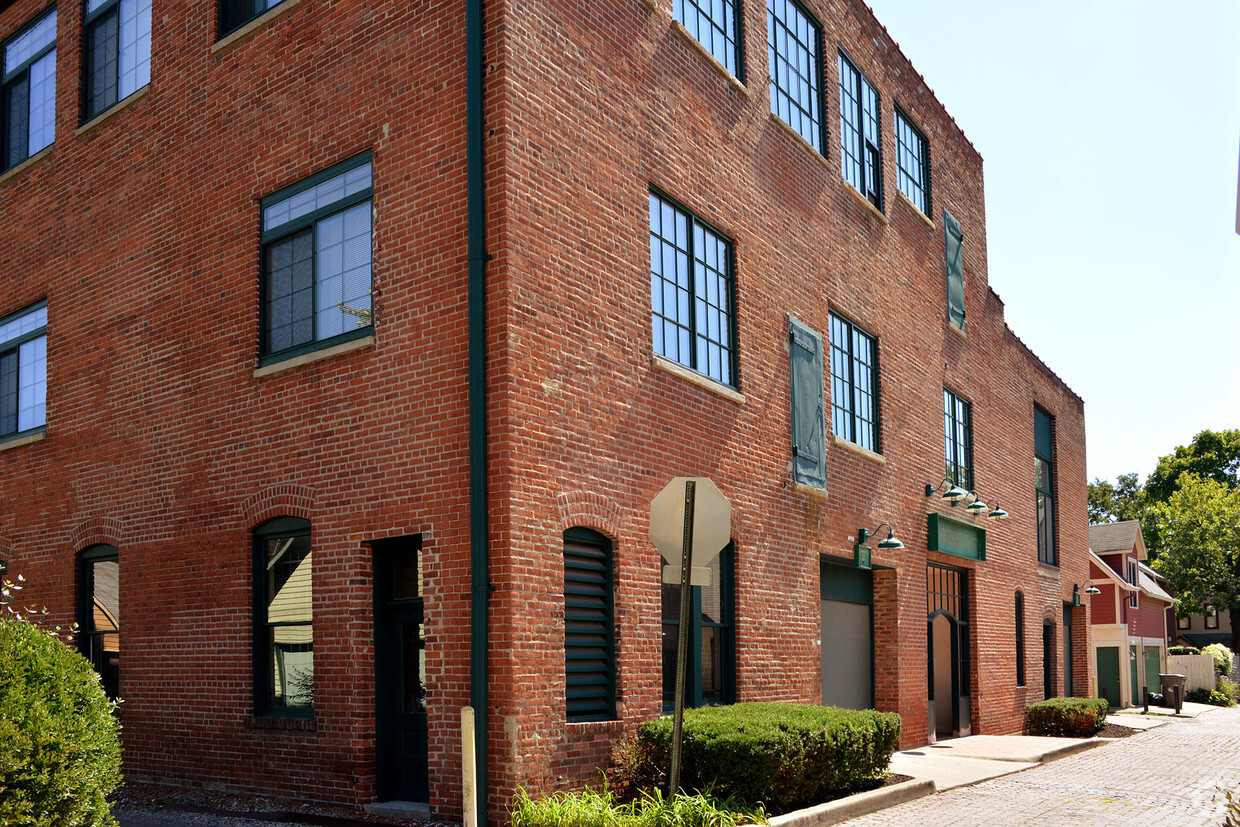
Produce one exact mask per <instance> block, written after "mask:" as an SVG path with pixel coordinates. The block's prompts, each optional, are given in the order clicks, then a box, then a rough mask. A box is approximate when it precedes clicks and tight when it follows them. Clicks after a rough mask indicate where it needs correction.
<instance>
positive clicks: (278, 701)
mask: <svg viewBox="0 0 1240 827" xmlns="http://www.w3.org/2000/svg"><path fill="white" fill-rule="evenodd" d="M312 575H313V557H312V555H311V551H310V523H309V521H307V520H302V519H299V518H297V517H277V518H275V519H274V520H268V521H267V522H265V523H263V524H262V525H261V526H259V527H258V528H257V529H255V531H254V711H255V714H258V715H262V714H270V715H289V716H299V715H300V716H308V715H310V714H312V712H313V702H314V621H313V603H314V601H313V595H314V578H313V576H312Z"/></svg>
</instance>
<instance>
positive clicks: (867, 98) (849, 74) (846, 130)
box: [839, 52, 883, 210]
mask: <svg viewBox="0 0 1240 827" xmlns="http://www.w3.org/2000/svg"><path fill="white" fill-rule="evenodd" d="M839 70H840V168H841V170H842V171H843V174H844V180H845V181H847V182H848V183H850V184H852V186H853V189H855V190H856V191H857V192H859V193H861V194H862V195H864V196H865V197H866V200H868V201H869V202H870V203H871V204H873V205H874V206H875V207H878V209H880V210H881V209H882V208H883V154H882V150H881V149H880V147H882V140H881V138H880V137H879V128H878V111H879V110H878V92H876V91H875V90H874V87H873V86H872V85H871V84H870V82H869V81H868V80H867V79H866V77H865V75H863V74H861V72H860V70H858V69H857V67H856V66H854V65H853V62H852V61H851V60H849V59H848V58H847V57H845V56H844V53H843V52H840V54H839Z"/></svg>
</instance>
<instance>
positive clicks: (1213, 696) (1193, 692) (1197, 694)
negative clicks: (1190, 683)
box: [1184, 687, 1235, 706]
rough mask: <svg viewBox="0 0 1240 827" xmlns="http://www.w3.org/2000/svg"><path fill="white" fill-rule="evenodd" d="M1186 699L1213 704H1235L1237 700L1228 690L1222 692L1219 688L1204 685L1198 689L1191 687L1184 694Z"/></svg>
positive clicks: (1197, 702) (1196, 702)
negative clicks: (1234, 699) (1207, 687)
mask: <svg viewBox="0 0 1240 827" xmlns="http://www.w3.org/2000/svg"><path fill="white" fill-rule="evenodd" d="M1184 700H1186V701H1192V702H1193V703H1195V704H1210V705H1211V706H1234V705H1235V701H1233V700H1232V699H1231V696H1230V695H1228V694H1227V693H1226V692H1220V691H1218V690H1217V689H1206V688H1204V687H1201V688H1198V689H1190V690H1188V692H1186V693H1185V694H1184Z"/></svg>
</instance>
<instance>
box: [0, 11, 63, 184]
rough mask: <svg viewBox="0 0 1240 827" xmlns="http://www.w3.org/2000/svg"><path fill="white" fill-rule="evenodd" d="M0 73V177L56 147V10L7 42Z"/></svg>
mask: <svg viewBox="0 0 1240 827" xmlns="http://www.w3.org/2000/svg"><path fill="white" fill-rule="evenodd" d="M0 51H3V57H4V60H3V67H2V68H3V70H4V71H3V74H0V121H2V124H0V125H2V126H3V129H2V130H0V140H3V147H0V149H3V154H2V155H0V161H2V162H3V163H2V164H0V172H3V171H4V170H6V169H11V168H12V167H15V166H17V165H18V164H20V163H21V162H22V161H24V160H26V159H27V158H29V157H30V156H31V155H34V154H35V153H37V152H39V151H40V150H42V149H44V148H46V147H49V146H51V145H52V141H53V140H54V139H55V135H56V9H55V7H52V8H51V9H49V10H47V11H46V12H44V13H43V14H42V15H40V16H39V17H38V18H36V19H35V20H34V21H32V22H31V23H29V24H27V25H26V26H24V27H23V28H22V29H21V30H20V31H18V32H17V33H16V34H14V35H13V36H12V37H10V38H9V39H8V40H5V41H4V43H3V46H2V47H0Z"/></svg>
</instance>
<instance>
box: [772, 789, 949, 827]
mask: <svg viewBox="0 0 1240 827" xmlns="http://www.w3.org/2000/svg"><path fill="white" fill-rule="evenodd" d="M934 791H935V786H934V782H933V781H931V780H930V779H928V778H915V779H913V780H912V781H902V782H900V783H899V784H892V785H891V786H890V787H882V788H880V789H877V790H870V791H869V792H864V793H857V794H856V795H850V796H848V797H847V798H841V799H839V800H838V801H828V802H827V803H826V804H819V805H818V806H816V807H807V808H806V809H804V810H796V811H795V812H791V813H785V814H784V815H782V816H775V817H774V818H772V819H771V827H823V826H824V825H828V824H839V823H840V822H841V821H847V820H848V819H850V818H858V817H860V816H864V815H869V814H870V813H873V812H877V811H878V810H885V809H886V808H888V807H894V806H896V805H897V804H903V803H905V802H906V801H912V800H914V799H917V798H921V797H923V796H927V795H931V794H933V793H934Z"/></svg>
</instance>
